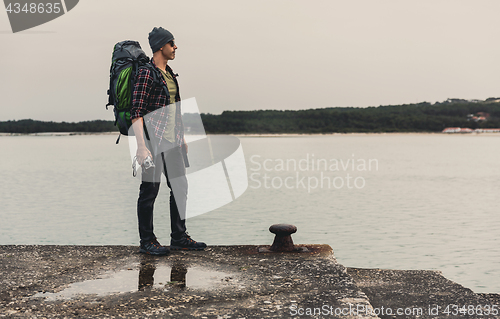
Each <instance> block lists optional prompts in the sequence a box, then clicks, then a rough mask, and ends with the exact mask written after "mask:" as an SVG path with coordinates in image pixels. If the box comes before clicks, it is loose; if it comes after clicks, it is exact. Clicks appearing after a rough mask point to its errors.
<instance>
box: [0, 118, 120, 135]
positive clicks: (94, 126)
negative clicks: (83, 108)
mask: <svg viewBox="0 0 500 319" xmlns="http://www.w3.org/2000/svg"><path fill="white" fill-rule="evenodd" d="M116 130H117V129H116V127H115V126H114V121H103V120H95V121H85V122H78V123H68V122H44V121H35V120H19V121H6V122H0V132H1V133H18V134H30V133H43V132H56V133H60V132H82V133H102V132H112V131H116Z"/></svg>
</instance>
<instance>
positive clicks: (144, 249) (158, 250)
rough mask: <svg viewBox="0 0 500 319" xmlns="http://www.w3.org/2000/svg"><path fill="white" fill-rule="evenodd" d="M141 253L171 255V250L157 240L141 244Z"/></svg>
mask: <svg viewBox="0 0 500 319" xmlns="http://www.w3.org/2000/svg"><path fill="white" fill-rule="evenodd" d="M139 252H140V253H143V254H149V255H168V254H169V253H170V249H168V247H167V246H162V245H161V244H160V243H159V242H158V240H156V238H155V239H153V240H150V241H147V242H144V243H141V247H140V249H139Z"/></svg>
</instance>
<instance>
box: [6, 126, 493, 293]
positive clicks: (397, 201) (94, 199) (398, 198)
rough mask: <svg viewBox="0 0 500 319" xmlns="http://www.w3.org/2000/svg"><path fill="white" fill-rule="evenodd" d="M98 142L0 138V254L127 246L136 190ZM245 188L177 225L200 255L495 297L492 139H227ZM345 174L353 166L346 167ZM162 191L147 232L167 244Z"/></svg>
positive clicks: (121, 152) (122, 161)
mask: <svg viewBox="0 0 500 319" xmlns="http://www.w3.org/2000/svg"><path fill="white" fill-rule="evenodd" d="M115 139H116V137H115V136H112V135H94V136H0V145H1V148H2V157H1V159H0V164H1V167H2V170H1V181H2V183H1V184H0V194H1V195H0V198H1V212H0V217H1V220H2V222H1V226H0V229H1V232H0V244H82V245H114V244H125V245H136V244H137V243H138V234H137V219H136V212H135V206H136V200H137V193H138V185H139V182H138V181H137V180H136V179H134V178H132V170H131V163H130V156H129V150H128V144H127V143H126V141H122V142H121V143H120V144H119V145H115V144H114V142H115ZM240 139H241V143H242V145H243V150H244V152H245V158H246V161H247V168H248V173H249V187H248V189H247V191H246V192H245V193H244V194H243V195H242V196H241V197H239V198H238V199H237V200H236V201H234V202H232V203H231V204H228V205H226V206H224V207H222V208H219V209H217V210H214V211H212V212H210V213H207V214H204V215H201V216H197V217H194V218H191V219H189V220H188V222H187V224H188V229H189V231H190V234H191V235H192V236H193V237H194V238H195V239H196V240H202V241H205V242H207V243H208V244H210V245H233V244H270V243H271V242H272V240H273V236H272V234H270V233H269V231H268V227H269V226H270V225H271V224H274V223H281V222H285V223H291V224H294V225H296V226H297V227H298V232H297V233H296V234H294V236H293V238H294V242H295V243H325V244H329V245H331V246H332V247H333V249H334V252H335V255H336V257H337V259H338V260H339V262H340V263H342V264H344V265H345V266H351V267H371V268H394V269H439V270H441V271H443V273H444V275H445V276H446V277H448V278H450V279H452V280H454V281H457V282H459V283H460V284H462V285H464V286H466V287H469V288H471V289H472V290H474V291H476V292H497V293H500V269H499V261H500V241H499V235H498V234H500V215H499V214H498V203H499V201H498V191H499V190H500V147H499V144H500V134H499V135H440V134H387V135H332V136H300V137H241V138H240ZM353 164H354V165H353ZM167 189H168V188H167V186H166V185H164V186H163V189H162V190H160V196H159V198H158V200H157V203H156V213H155V214H156V215H155V232H156V234H157V236H159V240H160V242H163V243H165V244H168V241H169V240H168V238H169V215H168V202H167Z"/></svg>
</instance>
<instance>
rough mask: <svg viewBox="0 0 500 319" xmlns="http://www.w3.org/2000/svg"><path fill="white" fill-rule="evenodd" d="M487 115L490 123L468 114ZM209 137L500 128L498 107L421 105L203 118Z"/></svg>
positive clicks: (230, 113)
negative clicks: (471, 117)
mask: <svg viewBox="0 0 500 319" xmlns="http://www.w3.org/2000/svg"><path fill="white" fill-rule="evenodd" d="M478 112H485V113H489V115H490V116H489V117H488V119H487V121H484V122H473V121H468V120H467V115H468V114H475V113H478ZM202 119H203V124H204V126H205V130H206V131H207V132H210V133H353V132H440V131H442V130H443V129H444V128H446V127H453V126H458V127H469V128H471V129H475V128H500V103H451V104H450V103H440V104H433V105H431V104H430V103H426V102H425V103H419V104H405V105H390V106H379V107H368V108H355V107H343V108H340V107H332V108H326V109H311V110H303V111H274V110H273V111H225V112H223V113H222V114H220V115H211V114H202Z"/></svg>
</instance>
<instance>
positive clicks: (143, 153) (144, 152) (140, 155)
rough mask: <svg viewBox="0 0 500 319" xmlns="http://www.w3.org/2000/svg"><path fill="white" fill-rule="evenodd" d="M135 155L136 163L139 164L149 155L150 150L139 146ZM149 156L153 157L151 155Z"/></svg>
mask: <svg viewBox="0 0 500 319" xmlns="http://www.w3.org/2000/svg"><path fill="white" fill-rule="evenodd" d="M135 155H136V156H137V163H139V165H142V163H144V160H145V159H146V158H147V157H148V156H151V152H150V151H149V150H148V149H147V148H146V147H139V148H138V149H137V153H136V154H135ZM151 158H153V157H152V156H151Z"/></svg>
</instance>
